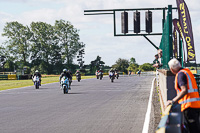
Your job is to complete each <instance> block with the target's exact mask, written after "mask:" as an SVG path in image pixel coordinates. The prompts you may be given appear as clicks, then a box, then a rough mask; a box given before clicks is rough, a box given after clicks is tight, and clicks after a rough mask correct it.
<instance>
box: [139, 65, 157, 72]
mask: <svg viewBox="0 0 200 133" xmlns="http://www.w3.org/2000/svg"><path fill="white" fill-rule="evenodd" d="M139 69H140V70H142V71H153V70H154V67H153V66H152V64H150V63H144V64H143V65H140V66H139Z"/></svg>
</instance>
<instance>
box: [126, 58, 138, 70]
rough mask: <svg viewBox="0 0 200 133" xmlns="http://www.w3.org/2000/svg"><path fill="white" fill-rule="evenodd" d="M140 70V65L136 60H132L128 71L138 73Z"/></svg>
mask: <svg viewBox="0 0 200 133" xmlns="http://www.w3.org/2000/svg"><path fill="white" fill-rule="evenodd" d="M138 70H139V65H138V64H137V63H136V60H135V58H133V57H132V58H131V59H130V62H129V67H128V71H132V72H137V71H138Z"/></svg>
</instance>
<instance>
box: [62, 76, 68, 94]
mask: <svg viewBox="0 0 200 133" xmlns="http://www.w3.org/2000/svg"><path fill="white" fill-rule="evenodd" d="M61 87H62V89H63V93H64V94H66V93H68V91H69V80H68V78H66V77H62V79H61Z"/></svg>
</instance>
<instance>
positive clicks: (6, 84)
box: [0, 76, 95, 91]
mask: <svg viewBox="0 0 200 133" xmlns="http://www.w3.org/2000/svg"><path fill="white" fill-rule="evenodd" d="M90 78H95V76H81V79H90ZM73 80H76V77H75V76H73ZM54 82H59V77H45V78H42V84H48V83H54ZM32 85H33V81H32V80H31V79H28V80H0V91H1V90H7V89H13V88H20V87H26V86H32Z"/></svg>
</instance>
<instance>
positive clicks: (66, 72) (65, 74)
mask: <svg viewBox="0 0 200 133" xmlns="http://www.w3.org/2000/svg"><path fill="white" fill-rule="evenodd" d="M63 76H65V77H67V78H68V79H72V76H71V74H70V73H69V72H68V71H67V69H63V72H62V73H61V74H60V78H59V80H60V81H61V79H62V77H63ZM60 83H61V82H60ZM69 88H70V87H69Z"/></svg>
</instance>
